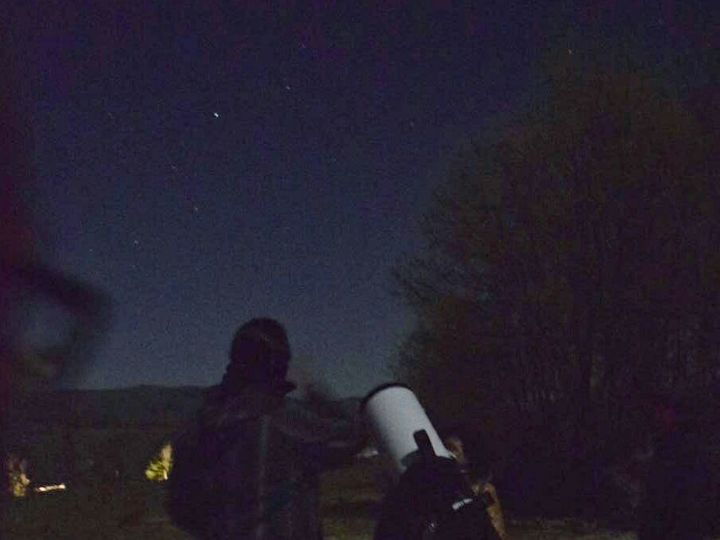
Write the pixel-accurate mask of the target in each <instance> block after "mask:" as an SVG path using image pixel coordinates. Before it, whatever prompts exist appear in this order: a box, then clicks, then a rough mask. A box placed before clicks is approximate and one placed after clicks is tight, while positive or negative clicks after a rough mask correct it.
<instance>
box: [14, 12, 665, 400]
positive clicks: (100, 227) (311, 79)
mask: <svg viewBox="0 0 720 540" xmlns="http://www.w3.org/2000/svg"><path fill="white" fill-rule="evenodd" d="M111 4H117V5H111ZM254 4H257V5H258V6H260V5H263V4H264V3H260V2H258V3H255V2H235V3H229V2H228V3H220V2H215V1H206V2H194V3H189V2H182V1H168V2H122V3H107V2H60V3H58V5H55V6H49V5H48V4H47V3H45V2H29V3H28V4H27V5H25V7H23V8H19V9H20V10H19V11H18V12H17V13H16V14H15V15H16V19H15V20H16V22H15V23H14V32H13V35H14V40H15V44H16V45H17V50H18V51H19V52H18V54H19V57H20V58H21V59H22V61H21V65H22V66H24V70H26V71H25V72H24V73H23V74H22V75H23V76H24V80H25V88H24V90H25V93H26V96H28V98H29V102H30V104H31V105H30V107H31V111H32V127H33V130H34V133H35V140H36V148H35V154H34V155H35V166H36V171H35V172H36V174H37V180H36V182H35V186H34V187H35V190H34V191H35V194H34V202H33V207H34V210H35V218H36V220H37V222H38V225H39V228H40V230H41V231H42V233H43V234H44V237H45V239H46V250H47V255H48V258H49V259H50V260H52V261H53V262H54V263H55V264H56V265H57V266H59V267H61V268H63V269H65V270H67V271H69V272H71V273H73V274H75V275H77V276H79V277H82V278H83V279H86V280H87V281H89V282H92V283H94V284H96V285H98V286H100V287H101V288H103V289H104V290H105V291H107V293H108V294H109V295H110V296H111V298H112V300H113V312H114V316H113V320H114V323H113V327H112V329H111V331H110V333H109V335H108V336H107V339H106V340H105V342H104V344H103V347H102V349H101V351H100V353H99V355H98V357H97V359H96V361H95V363H94V365H93V366H92V368H91V369H90V371H89V372H88V375H87V377H86V380H85V385H86V386H92V387H118V386H128V385H134V384H167V385H177V384H203V385H204V384H211V383H213V382H215V381H217V380H218V379H219V378H220V376H221V374H222V372H223V370H224V366H225V363H226V361H227V357H226V353H227V348H228V344H229V342H230V339H231V336H232V333H233V331H234V329H235V328H236V327H237V326H238V325H239V324H240V323H242V322H243V321H245V320H246V319H249V318H251V317H253V316H260V315H262V316H272V317H275V318H278V319H279V320H281V321H282V322H284V323H285V324H286V326H287V329H288V332H289V336H290V340H291V344H292V346H293V349H294V354H295V358H296V359H297V363H298V364H303V366H304V367H305V368H306V369H307V371H310V372H313V373H316V374H318V376H319V377H321V378H324V379H326V380H327V381H328V382H329V383H330V384H331V385H333V386H335V388H336V389H337V391H338V392H339V393H340V394H344V395H348V394H362V393H364V392H365V391H367V390H369V389H370V388H371V387H372V386H373V385H374V384H377V383H380V382H383V381H385V380H386V379H388V378H390V377H391V375H390V374H389V371H388V365H389V362H391V360H392V358H393V356H394V354H395V352H396V350H397V348H398V346H399V344H400V342H401V340H402V336H403V335H404V333H405V332H406V331H407V330H408V329H409V328H410V327H411V324H412V320H411V316H410V314H409V312H408V311H407V310H406V309H405V308H404V307H403V305H402V303H401V302H400V301H399V300H398V299H397V298H395V297H393V295H392V288H393V284H392V280H391V277H390V270H391V268H392V266H393V265H394V264H396V263H397V262H398V261H399V259H400V258H401V257H402V256H403V254H404V253H410V252H412V251H413V250H415V249H417V247H418V238H419V235H418V227H417V220H418V218H419V217H420V216H421V214H422V212H423V211H424V210H426V209H427V205H428V202H429V200H430V195H431V193H432V190H433V187H434V186H435V185H436V184H437V182H439V181H441V180H442V178H443V175H444V172H445V170H446V168H447V166H448V163H449V161H450V160H451V159H452V157H453V156H454V154H455V152H456V151H457V150H458V149H459V147H460V146H461V145H462V144H463V143H465V142H466V141H467V140H468V138H469V137H470V135H474V134H476V133H482V132H483V130H484V129H487V128H488V126H490V125H492V123H491V119H492V118H496V117H498V116H503V115H505V114H506V113H507V112H508V111H509V110H511V109H513V108H517V107H518V106H520V104H521V103H522V102H523V101H525V100H526V98H528V97H529V96H532V94H533V90H532V89H533V88H534V87H535V86H536V82H535V81H536V76H537V72H538V62H539V60H540V58H541V57H542V56H543V55H545V54H547V53H548V52H551V51H550V50H549V49H551V48H554V47H565V46H577V44H576V43H575V42H576V41H577V36H578V35H582V34H583V30H584V28H587V29H588V31H590V30H591V29H594V31H595V32H597V31H598V28H600V33H602V32H603V30H602V26H603V25H607V24H609V23H608V20H611V21H615V22H617V21H618V20H622V21H625V18H626V17H630V19H631V20H630V22H628V21H625V22H624V23H623V24H625V25H627V27H626V30H627V28H631V29H632V28H634V27H636V26H637V27H638V28H645V29H648V28H656V33H662V32H663V28H664V25H665V24H666V21H664V20H663V19H662V17H663V16H664V15H667V13H668V11H667V8H666V7H662V6H660V4H663V3H662V2H661V3H660V4H658V3H655V6H660V7H657V8H648V9H635V8H633V10H629V11H627V12H618V9H619V8H618V7H617V6H616V5H615V4H616V3H614V2H608V3H606V5H605V6H604V7H602V8H598V9H593V10H586V9H583V8H573V10H567V9H563V8H561V7H558V6H560V5H561V4H558V5H553V6H551V5H550V4H543V3H538V2H514V3H513V2H497V3H496V2H486V3H482V4H481V5H478V7H476V8H474V9H472V10H458V9H448V8H447V7H443V6H446V4H448V3H444V2H443V3H423V5H426V6H428V7H425V8H420V7H418V6H419V4H417V3H414V2H409V3H407V4H406V3H402V2H378V3H376V6H375V7H374V8H361V7H353V8H348V7H346V6H343V5H342V4H343V3H338V4H336V3H334V2H313V3H310V2H301V3H298V4H297V6H302V7H297V6H295V7H287V6H291V4H281V3H275V4H274V7H273V8H268V7H252V6H254ZM665 4H667V5H670V4H672V3H668V2H665ZM121 6H122V7H121ZM341 6H342V7H341ZM563 32H568V34H567V35H568V36H570V35H573V36H575V37H573V38H570V37H568V38H567V39H566V38H564V37H563Z"/></svg>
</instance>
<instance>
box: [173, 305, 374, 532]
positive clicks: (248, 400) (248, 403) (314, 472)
mask: <svg viewBox="0 0 720 540" xmlns="http://www.w3.org/2000/svg"><path fill="white" fill-rule="evenodd" d="M290 358H291V354H290V347H289V344H288V339H287V335H286V332H285V329H284V327H283V326H282V325H281V324H280V323H278V322H277V321H275V320H273V319H268V318H258V319H252V320H251V321H249V322H247V323H245V324H244V325H242V326H241V327H240V328H239V330H238V331H237V332H236V334H235V337H234V339H233V342H232V346H231V350H230V362H229V364H228V366H227V370H226V372H225V375H224V377H223V379H222V381H221V383H220V384H219V385H217V386H215V387H213V388H211V389H210V390H209V392H208V394H207V396H206V399H205V402H204V404H203V407H202V409H201V411H200V413H199V415H198V418H197V419H196V420H195V421H194V422H192V423H191V424H190V425H189V426H188V428H187V429H186V430H184V431H183V432H182V433H180V434H179V435H178V436H177V437H176V438H175V440H174V442H173V468H172V471H171V473H170V477H169V480H168V483H169V490H168V498H167V501H166V507H167V510H168V513H169V514H170V516H171V518H172V519H173V521H174V522H175V524H176V525H177V526H179V527H180V528H181V529H183V530H185V531H186V532H188V533H190V534H191V535H193V536H194V537H196V538H228V539H229V538H232V539H241V538H248V539H249V538H253V539H258V540H260V539H274V540H286V539H288V540H289V539H292V540H301V539H302V540H316V539H319V538H322V527H321V522H320V516H319V476H320V474H321V473H322V472H323V471H325V470H327V469H329V468H333V467H337V466H340V465H343V464H345V463H348V462H349V461H350V460H351V459H352V458H353V457H354V456H355V455H356V454H357V453H358V452H359V451H360V450H361V448H362V444H363V442H364V435H363V432H362V429H361V424H360V422H359V415H353V414H351V415H350V416H348V415H347V414H346V413H344V412H343V411H341V410H339V409H338V408H335V407H334V406H333V404H332V403H331V402H330V400H329V398H328V397H327V396H326V395H323V394H322V393H320V392H319V391H318V390H317V389H316V388H313V387H310V388H307V389H306V394H307V396H306V399H305V400H304V401H300V400H296V399H292V398H289V397H287V394H288V393H290V392H291V391H293V390H294V389H295V385H294V384H293V383H291V382H289V381H287V380H286V376H287V371H288V365H289V362H290Z"/></svg>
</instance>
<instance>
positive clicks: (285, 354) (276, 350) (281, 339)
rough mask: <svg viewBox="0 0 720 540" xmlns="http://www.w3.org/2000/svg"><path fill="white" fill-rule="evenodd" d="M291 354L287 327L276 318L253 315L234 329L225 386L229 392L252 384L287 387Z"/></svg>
mask: <svg viewBox="0 0 720 540" xmlns="http://www.w3.org/2000/svg"><path fill="white" fill-rule="evenodd" d="M290 357H291V354H290V345H289V343H288V339H287V334H286V332H285V328H283V326H282V325H281V324H280V323H279V322H277V321H275V320H273V319H267V318H259V319H252V320H250V321H248V322H246V323H245V324H243V325H242V326H241V327H240V328H239V329H238V330H237V332H235V336H234V338H233V341H232V345H231V347H230V363H229V364H228V367H227V370H226V371H225V376H224V377H223V381H222V386H223V388H224V390H225V391H226V392H230V393H232V392H233V391H236V390H239V389H241V388H243V387H245V386H247V385H249V384H255V385H261V386H266V387H273V388H283V389H286V390H287V389H288V385H289V383H287V382H286V381H285V377H286V375H287V371H288V366H289V363H290Z"/></svg>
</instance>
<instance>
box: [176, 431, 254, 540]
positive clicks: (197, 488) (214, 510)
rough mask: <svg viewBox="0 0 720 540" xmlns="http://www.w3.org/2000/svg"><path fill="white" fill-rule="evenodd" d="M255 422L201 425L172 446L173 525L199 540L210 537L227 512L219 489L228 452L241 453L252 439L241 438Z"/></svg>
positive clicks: (183, 435)
mask: <svg viewBox="0 0 720 540" xmlns="http://www.w3.org/2000/svg"><path fill="white" fill-rule="evenodd" d="M253 420H255V419H253V418H250V419H247V420H243V421H242V422H239V423H237V424H234V425H232V426H229V427H226V428H223V429H219V430H209V429H205V428H203V427H202V426H201V425H200V424H196V425H193V426H191V427H190V428H189V429H186V430H185V431H183V432H181V433H180V434H179V435H178V436H177V437H176V438H175V440H174V442H173V466H172V470H171V472H170V477H169V478H168V490H167V494H166V497H165V509H166V511H167V513H168V515H169V516H170V518H171V519H172V521H173V523H174V524H175V525H176V526H178V527H179V528H181V529H183V530H184V531H186V532H188V533H190V534H191V535H193V536H196V537H207V536H208V530H209V527H210V525H211V524H212V523H213V522H214V521H215V520H216V519H218V518H219V517H220V516H219V512H221V511H223V509H224V501H223V500H222V496H219V494H218V491H217V486H218V485H220V484H221V478H220V477H221V476H222V474H223V472H224V470H223V466H222V462H223V458H224V456H225V455H226V454H227V453H228V451H229V450H233V451H242V450H243V449H242V448H238V443H240V444H242V443H243V442H244V441H247V440H248V439H249V438H243V437H241V436H240V434H241V433H242V431H244V430H246V429H247V428H248V427H249V425H248V424H249V423H250V422H252V421H253Z"/></svg>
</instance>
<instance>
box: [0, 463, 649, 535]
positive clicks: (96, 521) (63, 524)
mask: <svg viewBox="0 0 720 540" xmlns="http://www.w3.org/2000/svg"><path fill="white" fill-rule="evenodd" d="M378 483H379V482H378V470H377V468H376V467H374V466H373V465H372V464H368V463H364V464H358V465H356V466H354V467H351V468H348V469H343V470H339V471H334V472H331V473H328V474H326V475H325V477H324V478H323V498H322V509H321V511H322V516H323V526H324V530H325V536H326V539H327V540H331V539H335V540H370V539H371V538H372V531H373V527H374V523H375V515H376V509H377V506H378V503H379V501H380V496H381V495H380V492H379V490H378V487H377V486H378ZM163 496H164V489H163V486H162V485H160V484H154V483H151V482H148V481H145V480H137V481H134V482H127V483H123V484H117V485H116V486H115V487H114V488H112V489H110V488H106V489H104V490H103V489H100V488H95V489H91V488H87V489H76V490H72V489H71V490H69V491H67V492H64V493H55V494H48V495H42V496H37V495H36V496H34V497H28V498H27V499H18V500H15V501H13V504H12V505H11V508H10V510H9V512H8V514H7V516H6V518H7V519H6V520H5V523H3V524H2V526H1V528H0V536H1V537H2V538H7V539H10V540H14V539H28V540H30V539H32V540H35V539H43V538H53V539H65V538H67V539H76V540H84V539H87V540H91V539H92V540H96V539H98V538H101V539H103V540H121V539H123V540H125V539H127V540H130V539H136V540H144V539H148V540H149V539H154V540H187V539H188V536H186V535H185V534H184V533H182V532H181V531H179V530H178V529H176V528H175V527H173V526H172V524H171V523H170V521H169V520H168V518H167V516H166V515H165V513H164V511H163V507H162V501H163ZM508 529H509V533H510V536H511V538H512V539H513V540H531V539H532V540H569V539H583V540H611V539H613V540H633V539H634V538H635V535H634V534H632V533H620V532H612V531H603V530H598V529H595V528H593V527H592V526H590V525H588V524H586V523H582V522H578V521H573V520H569V519H568V520H536V521H510V522H509V523H508Z"/></svg>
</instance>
